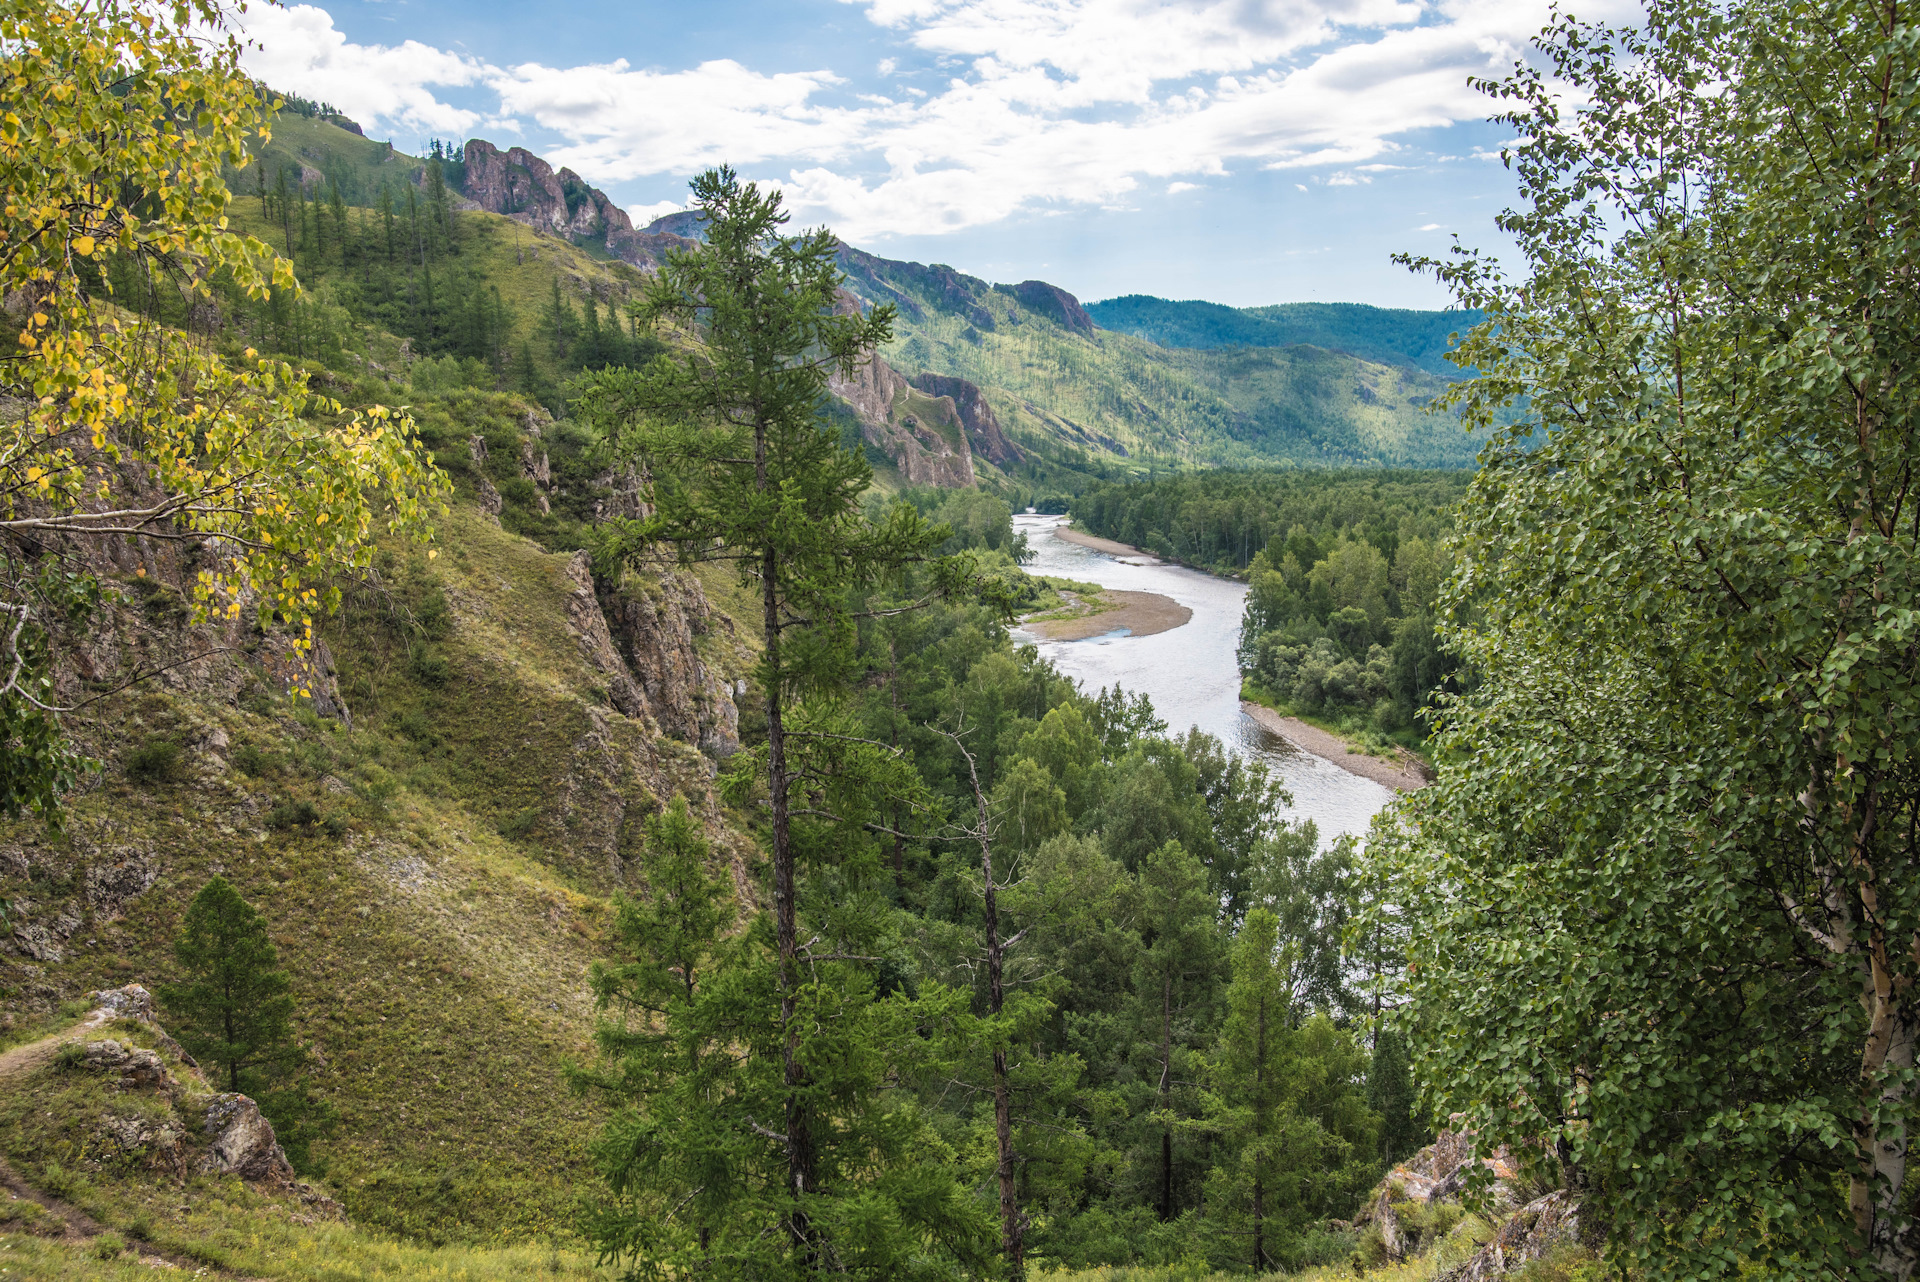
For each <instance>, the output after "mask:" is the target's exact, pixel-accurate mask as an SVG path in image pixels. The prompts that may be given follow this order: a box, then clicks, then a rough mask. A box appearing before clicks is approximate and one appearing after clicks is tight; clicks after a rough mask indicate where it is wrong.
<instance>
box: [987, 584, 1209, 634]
mask: <svg viewBox="0 0 1920 1282" xmlns="http://www.w3.org/2000/svg"><path fill="white" fill-rule="evenodd" d="M1060 595H1061V596H1062V597H1063V598H1065V599H1066V600H1067V601H1068V603H1069V605H1070V606H1073V605H1078V604H1079V603H1080V598H1079V596H1078V594H1076V593H1073V592H1069V591H1066V590H1062V591H1061V593H1060ZM1100 597H1101V603H1102V607H1103V608H1101V609H1099V610H1097V611H1095V612H1093V613H1090V614H1078V615H1074V616H1072V617H1070V618H1064V619H1048V618H1044V617H1041V618H1027V619H1022V620H1021V621H1020V628H1021V630H1022V631H1024V632H1030V633H1032V634H1033V635H1035V636H1037V637H1041V638H1044V639H1045V640H1048V641H1084V640H1086V639H1087V638H1088V637H1100V636H1107V635H1109V634H1112V633H1118V632H1123V631H1124V632H1125V633H1126V635H1128V636H1133V637H1150V636H1153V635H1155V634H1156V633H1161V632H1168V631H1171V630H1172V629H1174V628H1178V627H1183V626H1185V624H1186V623H1187V621H1188V620H1190V619H1192V618H1193V610H1192V609H1191V608H1189V607H1187V606H1184V605H1181V604H1180V603H1179V602H1178V601H1176V600H1174V599H1173V598H1172V597H1170V596H1163V595H1161V594H1160V593H1158V592H1128V591H1125V590H1124V589H1120V588H1104V589H1102V590H1101V593H1100Z"/></svg>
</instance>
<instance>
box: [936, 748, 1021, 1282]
mask: <svg viewBox="0 0 1920 1282" xmlns="http://www.w3.org/2000/svg"><path fill="white" fill-rule="evenodd" d="M954 742H955V743H956V744H959V739H958V738H957V737H956V738H955V740H954ZM960 751H961V753H962V754H964V755H965V756H966V758H967V775H968V777H969V778H970V779H971V781H972V783H973V802H974V807H975V810H976V813H977V815H978V821H979V825H980V826H979V829H978V831H977V835H978V837H979V841H980V884H981V898H982V907H983V908H984V909H985V913H986V927H987V1012H988V1014H990V1015H993V1016H995V1017H996V1018H997V1017H998V1016H999V1014H1000V1009H1001V1006H1002V1004H1003V1003H1004V1001H1005V998H1006V987H1005V982H1004V979H1003V972H1004V965H1003V963H1004V960H1005V950H1004V948H1003V947H1002V945H1001V943H1000V902H999V899H998V897H997V893H998V887H996V886H995V885H994V882H993V837H992V830H991V827H990V825H989V815H988V813H987V794H986V793H985V792H983V791H982V790H981V788H980V773H979V771H978V770H976V769H975V768H974V764H973V754H972V753H970V752H968V751H967V750H966V747H965V746H964V745H960ZM993 1138H994V1143H995V1144H996V1146H997V1147H998V1156H999V1163H998V1166H997V1168H996V1172H995V1173H996V1174H997V1175H998V1176H999V1179H1000V1251H1001V1254H1002V1255H1003V1256H1004V1257H1005V1258H1006V1263H1007V1282H1021V1280H1022V1279H1024V1278H1025V1277H1026V1276H1027V1260H1026V1242H1025V1236H1026V1220H1025V1218H1024V1217H1023V1216H1022V1215H1021V1214H1020V1193H1019V1189H1018V1187H1017V1184H1016V1174H1015V1165H1014V1160H1013V1091H1012V1085H1011V1083H1010V1081H1009V1080H1008V1076H1007V1051H1006V1048H1005V1047H1004V1046H995V1047H994V1048H993Z"/></svg>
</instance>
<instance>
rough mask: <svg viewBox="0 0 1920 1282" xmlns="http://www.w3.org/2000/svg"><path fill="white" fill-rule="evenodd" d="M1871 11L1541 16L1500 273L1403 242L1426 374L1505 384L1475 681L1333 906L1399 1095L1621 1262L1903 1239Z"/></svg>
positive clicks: (1896, 1273) (1908, 673)
mask: <svg viewBox="0 0 1920 1282" xmlns="http://www.w3.org/2000/svg"><path fill="white" fill-rule="evenodd" d="M1896 21H1900V22H1902V23H1903V22H1904V20H1903V19H1900V20H1896V19H1895V17H1894V16H1893V15H1891V14H1890V13H1888V12H1886V11H1882V10H1879V9H1875V8H1872V7H1870V6H1866V5H1860V4H1854V3H1849V2H1846V0H1841V2H1839V3H1832V4H1825V5H1817V6H1816V5H1801V4H1793V3H1780V4H1774V3H1763V4H1760V5H1753V6H1744V7H1739V8H1733V7H1723V6H1719V5H1710V4H1695V3H1690V2H1679V3H1658V4H1655V5H1653V6H1651V8H1650V11H1649V17H1648V23H1647V25H1646V27H1645V28H1644V29H1643V30H1639V31H1631V32H1623V31H1614V30H1605V29H1600V28H1595V27H1589V26H1586V25H1583V24H1580V23H1577V22H1575V21H1574V20H1573V19H1571V18H1559V19H1556V20H1555V22H1554V24H1553V25H1552V26H1551V27H1550V28H1549V29H1548V30H1547V32H1546V33H1545V34H1544V35H1543V36H1542V37H1541V39H1540V48H1541V51H1542V53H1543V55H1544V57H1542V58H1541V59H1539V60H1538V61H1536V62H1534V63H1530V64H1528V66H1527V68H1526V69H1522V70H1520V71H1516V72H1515V74H1514V76H1513V77H1512V78H1511V79H1509V80H1507V81H1505V82H1502V83H1501V84H1499V85H1497V86H1493V89H1494V92H1495V93H1497V94H1498V95H1499V96H1500V97H1501V98H1502V99H1504V101H1505V104H1506V109H1505V113H1504V114H1503V116H1502V120H1503V123H1505V124H1507V125H1508V126H1510V127H1513V128H1515V129H1516V130H1517V132H1518V133H1519V135H1520V138H1521V143H1520V145H1516V146H1515V147H1514V148H1513V149H1512V152H1511V155H1512V157H1513V159H1514V165H1515V169H1516V171H1517V173H1518V175H1519V179H1520V183H1521V194H1522V198H1523V202H1524V203H1523V204H1522V206H1521V208H1519V209H1518V210H1516V211H1513V212H1510V213H1509V214H1507V215H1505V216H1504V217H1503V219H1502V226H1503V227H1504V228H1505V230H1506V231H1507V232H1508V234H1509V235H1511V236H1512V237H1513V238H1514V239H1515V240H1516V241H1517V242H1518V243H1519V245H1520V247H1521V249H1522V251H1523V252H1524V254H1525V256H1526V260H1527V268H1528V271H1527V273H1526V275H1525V278H1524V279H1517V280H1509V279H1508V278H1507V277H1505V276H1503V275H1502V274H1500V273H1499V272H1498V271H1497V270H1496V269H1495V268H1494V267H1493V265H1492V264H1491V263H1489V262H1486V261H1484V260H1482V259H1481V258H1479V257H1477V256H1475V255H1471V254H1467V255H1463V256H1461V257H1459V258H1457V259H1455V260H1453V261H1452V262H1450V263H1446V264H1428V266H1431V267H1433V268H1435V270H1437V271H1438V272H1439V274H1440V276H1441V277H1442V279H1444V280H1445V281H1447V282H1448V283H1450V284H1451V285H1453V286H1454V287H1455V289H1456V290H1457V292H1458V294H1459V296H1460V297H1461V299H1462V301H1463V302H1465V303H1468V304H1470V305H1473V306H1478V307H1484V308H1485V309H1486V310H1487V311H1488V313H1489V316H1490V319H1489V321H1488V323H1487V325H1485V326H1484V327H1482V328H1481V329H1480V330H1478V331H1476V333H1475V334H1474V335H1473V336H1472V338H1471V339H1470V340H1469V341H1468V343H1467V345H1466V348H1465V356H1466V358H1467V359H1468V360H1469V361H1470V362H1471V363H1473V364H1474V365H1475V366H1476V367H1478V368H1479V369H1481V370H1482V371H1483V372H1484V373H1483V377H1482V378H1481V379H1479V380H1476V381H1474V382H1473V383H1469V384H1465V385H1462V386H1460V387H1458V388H1456V389H1455V391H1454V393H1453V399H1454V400H1455V401H1456V402H1457V403H1459V404H1460V405H1461V406H1462V407H1463V408H1464V410H1465V412H1466V413H1467V414H1468V416H1469V417H1470V418H1474V419H1477V420H1478V421H1483V422H1484V421H1488V420H1489V419H1490V418H1491V417H1492V416H1493V415H1494V414H1496V413H1498V412H1503V410H1504V409H1505V408H1506V407H1508V406H1510V405H1512V404H1516V403H1522V402H1524V404H1525V405H1526V406H1527V407H1528V414H1527V420H1526V422H1525V423H1524V424H1523V425H1521V426H1519V427H1516V428H1515V429H1514V430H1512V431H1511V432H1506V433H1503V434H1502V435H1501V436H1500V437H1499V439H1498V440H1497V442H1496V444H1495V445H1494V446H1493V447H1491V448H1490V449H1489V451H1488V453H1487V455H1486V456H1485V459H1484V465H1483V468H1482V471H1481V472H1480V474H1479V475H1478V476H1477V477H1476V478H1475V481H1474V485H1473V490H1472V493H1471V495H1470V496H1469V499H1468V500H1467V502H1466V503H1465V504H1464V505H1463V507H1462V509H1461V512H1460V515H1459V529H1460V535H1459V538H1458V540H1457V542H1456V547H1457V548H1458V549H1459V551H1460V555H1461V562H1462V563H1461V568H1460V571H1459V572H1458V574H1457V576H1456V578H1455V580H1454V582H1453V585H1452V587H1451V589H1450V590H1449V593H1448V594H1447V597H1446V598H1445V600H1444V601H1443V605H1445V606H1448V607H1450V615H1451V619H1450V622H1449V624H1448V626H1447V627H1446V628H1445V629H1444V635H1445V636H1446V638H1447V640H1448V642H1449V643H1450V645H1451V646H1452V647H1453V648H1454V650H1455V651H1456V653H1458V654H1460V655H1461V656H1462V657H1463V658H1465V659H1467V660H1469V661H1471V662H1472V664H1473V666H1474V667H1475V669H1476V670H1477V671H1478V672H1479V673H1480V674H1481V677H1482V680H1483V682H1484V684H1483V685H1482V686H1481V687H1480V688H1479V689H1478V690H1477V691H1474V692H1472V693H1470V694H1468V695H1466V696H1465V697H1464V698H1462V699H1461V700H1459V701H1458V702H1456V703H1454V704H1452V705H1451V706H1450V707H1449V708H1448V709H1447V711H1446V716H1445V725H1444V733H1443V734H1442V736H1441V738H1440V742H1439V749H1440V754H1441V758H1442V760H1444V761H1446V762H1448V763H1449V764H1448V766H1447V768H1445V769H1443V771H1442V774H1441V778H1440V780H1439V782H1438V783H1437V784H1436V785H1435V786H1434V787H1432V788H1430V789H1427V790H1423V791H1421V792H1419V793H1416V794H1413V795H1412V796H1411V797H1410V798H1408V800H1407V801H1406V802H1404V803H1403V805H1402V809H1401V810H1400V812H1399V815H1398V818H1397V821H1396V822H1392V823H1390V824H1388V825H1386V826H1385V827H1383V828H1382V829H1380V830H1377V831H1376V835H1375V837H1374V839H1373V840H1372V841H1370V843H1369V846H1368V858H1369V862H1370V863H1371V864H1372V865H1373V874H1374V875H1375V876H1377V877H1378V878H1379V879H1380V881H1381V882H1382V883H1383V884H1384V886H1385V887H1386V893H1385V895H1384V896H1383V898H1382V899H1381V900H1380V901H1379V902H1378V903H1377V904H1376V905H1375V907H1374V908H1373V910H1372V913H1371V920H1370V921H1369V922H1367V923H1364V926H1365V928H1366V929H1369V930H1377V931H1379V932H1381V933H1383V934H1386V935H1389V936H1391V937H1393V938H1394V939H1396V940H1397V941H1398V946H1399V947H1400V948H1402V949H1404V953H1405V956H1406V959H1407V964H1406V966H1405V970H1404V972H1403V975H1402V977H1401V978H1402V985H1401V987H1402V994H1403V995H1404V996H1405V997H1406V998H1409V999H1411V1002H1412V1007H1411V1010H1410V1012H1409V1013H1408V1017H1407V1022H1406V1023H1405V1024H1404V1025H1403V1027H1404V1030H1405V1033H1406V1036H1407V1039H1408V1044H1409V1046H1410V1048H1412V1049H1413V1051H1414V1053H1415V1056H1416V1070H1417V1075H1418V1077H1419V1078H1420V1080H1421V1081H1422V1083H1423V1084H1424V1085H1425V1086H1426V1087H1427V1089H1428V1096H1427V1099H1426V1101H1425V1102H1426V1104H1427V1107H1428V1110H1429V1111H1430V1112H1431V1113H1432V1114H1434V1115H1445V1114H1447V1113H1448V1112H1450V1111H1453V1110H1461V1111H1464V1112H1465V1113H1466V1116H1467V1121H1468V1124H1470V1125H1472V1126H1475V1127H1477V1128H1479V1137H1480V1142H1481V1143H1482V1144H1489V1145H1490V1144H1498V1143H1507V1144H1512V1145H1515V1146H1516V1151H1520V1150H1519V1148H1518V1146H1519V1145H1520V1144H1522V1143H1527V1142H1541V1141H1544V1143H1545V1144H1546V1146H1547V1148H1548V1149H1549V1150H1550V1151H1552V1152H1554V1153H1555V1154H1556V1155H1557V1157H1558V1159H1559V1162H1560V1163H1561V1165H1562V1166H1563V1167H1564V1168H1565V1170H1566V1172H1567V1173H1568V1176H1569V1178H1570V1179H1571V1180H1573V1181H1574V1183H1575V1185H1576V1186H1577V1187H1580V1188H1583V1189H1585V1190H1588V1191H1589V1192H1590V1193H1591V1195H1592V1196H1593V1197H1594V1198H1595V1199H1596V1201H1595V1204H1596V1205H1597V1207H1598V1208H1599V1214H1600V1216H1601V1217H1602V1219H1603V1220H1604V1221H1605V1222H1606V1223H1608V1224H1609V1225H1610V1228H1611V1234H1612V1242H1611V1247H1610V1253H1611V1255H1612V1257H1613V1259H1614V1261H1615V1262H1616V1263H1617V1264H1618V1265H1619V1266H1620V1267H1623V1268H1631V1269H1633V1270H1636V1271H1639V1272H1642V1273H1644V1275H1645V1276H1647V1277H1648V1278H1690V1279H1691V1278H1733V1277H1745V1276H1766V1277H1771V1278H1801V1277H1805V1278H1812V1277H1846V1278H1868V1277H1888V1276H1891V1277H1905V1276H1908V1275H1909V1274H1910V1273H1911V1272H1912V1271H1913V1269H1914V1267H1915V1263H1916V1240H1915V1237H1914V1234H1913V1230H1912V1228H1911V1224H1912V1201H1911V1197H1912V1195H1911V1188H1912V1180H1913V1176H1912V1174H1911V1169H1912V1168H1911V1167H1910V1165H1909V1164H1908V1161H1907V1152H1908V1137H1909V1136H1910V1135H1911V1134H1912V1130H1913V1127H1914V1125H1915V1124H1916V1122H1920V1117H1917V1116H1916V1112H1917V1111H1920V1096H1917V1095H1916V1092H1915V1079H1914V1073H1913V1068H1912V1064H1911V1061H1910V1058H1909V1056H1908V1053H1907V1052H1906V1050H1904V1049H1899V1050H1896V1049H1895V1048H1896V1047H1900V1048H1904V1047H1907V1046H1910V1045H1911V1044H1912V1039H1913V1036H1914V1030H1915V1029H1916V1027H1920V1005H1917V1004H1916V1003H1920V957H1916V956H1915V954H1914V951H1913V948H1912V941H1913V939H1914V931H1915V928H1916V925H1917V924H1920V849H1916V846H1915V817H1916V813H1920V774H1916V770H1915V756H1914V751H1913V745H1914V744H1915V743H1916V742H1920V682H1916V680H1915V670H1914V662H1915V659H1914V656H1915V654H1916V647H1915V637H1916V631H1915V629H1916V626H1920V581H1917V579H1916V574H1915V566H1916V554H1917V553H1920V541H1917V540H1920V532H1917V531H1916V527H1915V525H1914V523H1913V520H1912V516H1913V506H1912V505H1913V503H1914V501H1915V492H1914V489H1913V481H1914V475H1915V473H1914V465H1915V463H1916V461H1920V459H1917V457H1916V449H1917V448H1920V447H1917V445H1916V441H1917V439H1920V438H1917V437H1916V433H1915V426H1916V422H1920V405H1916V402H1915V399H1914V395H1913V390H1912V387H1911V384H1910V378H1909V375H1908V371H1909V370H1910V369H1912V368H1913V366H1914V363H1915V361H1916V360H1917V359H1920V294H1917V293H1916V291H1915V287H1914V280H1913V276H1912V270H1911V265H1912V255H1913V245H1914V243H1915V242H1914V237H1915V229H1916V228H1917V227H1920V193H1917V192H1916V189H1915V187H1914V185H1913V183H1912V180H1911V174H1912V168H1913V165H1914V163H1915V159H1916V157H1917V156H1920V131H1917V130H1916V124H1917V123H1920V115H1917V114H1916V113H1917V112H1920V97H1916V93H1917V92H1920V78H1916V76H1915V74H1914V73H1915V69H1916V65H1915V61H1914V57H1915V55H1914V46H1913V41H1912V35H1913V33H1912V29H1911V28H1909V27H1907V26H1905V25H1894V24H1895V23H1896ZM1574 102H1577V103H1578V104H1579V105H1578V106H1577V107H1570V106H1569V105H1568V104H1570V103H1574ZM1788 121H1790V122H1791V124H1792V127H1791V128H1783V127H1782V125H1783V122H1788ZM1529 436H1531V437H1532V439H1531V440H1528V439H1526V438H1527V437H1529ZM1530 447H1537V448H1530Z"/></svg>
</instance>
